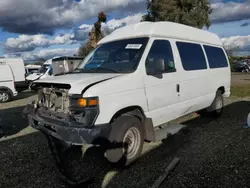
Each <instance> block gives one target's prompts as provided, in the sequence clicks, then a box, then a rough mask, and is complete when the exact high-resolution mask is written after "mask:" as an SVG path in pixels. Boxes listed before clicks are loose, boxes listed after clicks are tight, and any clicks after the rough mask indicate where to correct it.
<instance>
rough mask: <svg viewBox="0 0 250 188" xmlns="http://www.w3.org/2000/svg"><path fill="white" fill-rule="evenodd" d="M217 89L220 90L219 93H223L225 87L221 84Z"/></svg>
mask: <svg viewBox="0 0 250 188" xmlns="http://www.w3.org/2000/svg"><path fill="white" fill-rule="evenodd" d="M217 91H221V94H224V93H225V87H224V86H221V87H219V88H218V90H217Z"/></svg>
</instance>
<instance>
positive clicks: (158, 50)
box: [146, 40, 175, 72]
mask: <svg viewBox="0 0 250 188" xmlns="http://www.w3.org/2000/svg"><path fill="white" fill-rule="evenodd" d="M156 59H163V60H164V63H165V72H171V71H172V72H173V71H175V65H174V57H173V52H172V48H171V44H170V42H169V41H167V40H155V41H154V42H153V44H152V47H151V49H150V51H149V53H148V57H147V61H146V69H147V72H151V70H154V68H155V66H154V62H155V60H156Z"/></svg>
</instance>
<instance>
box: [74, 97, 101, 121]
mask: <svg viewBox="0 0 250 188" xmlns="http://www.w3.org/2000/svg"><path fill="white" fill-rule="evenodd" d="M69 111H70V113H71V117H72V118H73V119H74V120H75V121H77V122H79V123H82V124H84V125H86V126H92V125H93V124H94V123H95V120H96V118H97V116H98V115H99V98H98V97H87V98H83V97H82V96H79V95H78V96H76V95H74V96H71V97H70V107H69Z"/></svg>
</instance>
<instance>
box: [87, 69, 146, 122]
mask: <svg viewBox="0 0 250 188" xmlns="http://www.w3.org/2000/svg"><path fill="white" fill-rule="evenodd" d="M140 72H141V71H136V72H134V73H131V74H124V75H120V76H117V77H113V78H111V79H109V80H106V81H104V82H100V83H98V84H96V85H93V86H92V87H90V88H89V89H88V90H87V91H86V92H85V93H84V94H83V97H91V96H98V97H99V103H100V105H99V108H100V109H99V110H100V112H99V114H103V115H99V116H98V117H97V119H96V124H104V123H109V122H110V121H111V119H112V117H113V116H114V115H115V114H116V113H117V112H118V111H120V110H122V109H124V108H127V107H134V106H136V107H139V108H141V109H142V110H143V111H144V113H145V114H147V111H148V106H147V99H146V96H145V90H144V84H143V79H142V77H141V76H140V75H141V74H140Z"/></svg>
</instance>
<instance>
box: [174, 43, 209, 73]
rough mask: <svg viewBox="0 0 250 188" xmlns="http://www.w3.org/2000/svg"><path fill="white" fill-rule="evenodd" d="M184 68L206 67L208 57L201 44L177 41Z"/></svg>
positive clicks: (187, 69) (189, 69) (197, 68)
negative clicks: (206, 57)
mask: <svg viewBox="0 0 250 188" xmlns="http://www.w3.org/2000/svg"><path fill="white" fill-rule="evenodd" d="M176 45H177V48H178V51H179V54H180V57H181V62H182V66H183V68H184V70H186V71H191V70H201V69H206V68H207V64H206V59H205V56H204V53H203V50H202V48H201V45H200V44H194V43H187V42H176Z"/></svg>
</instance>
